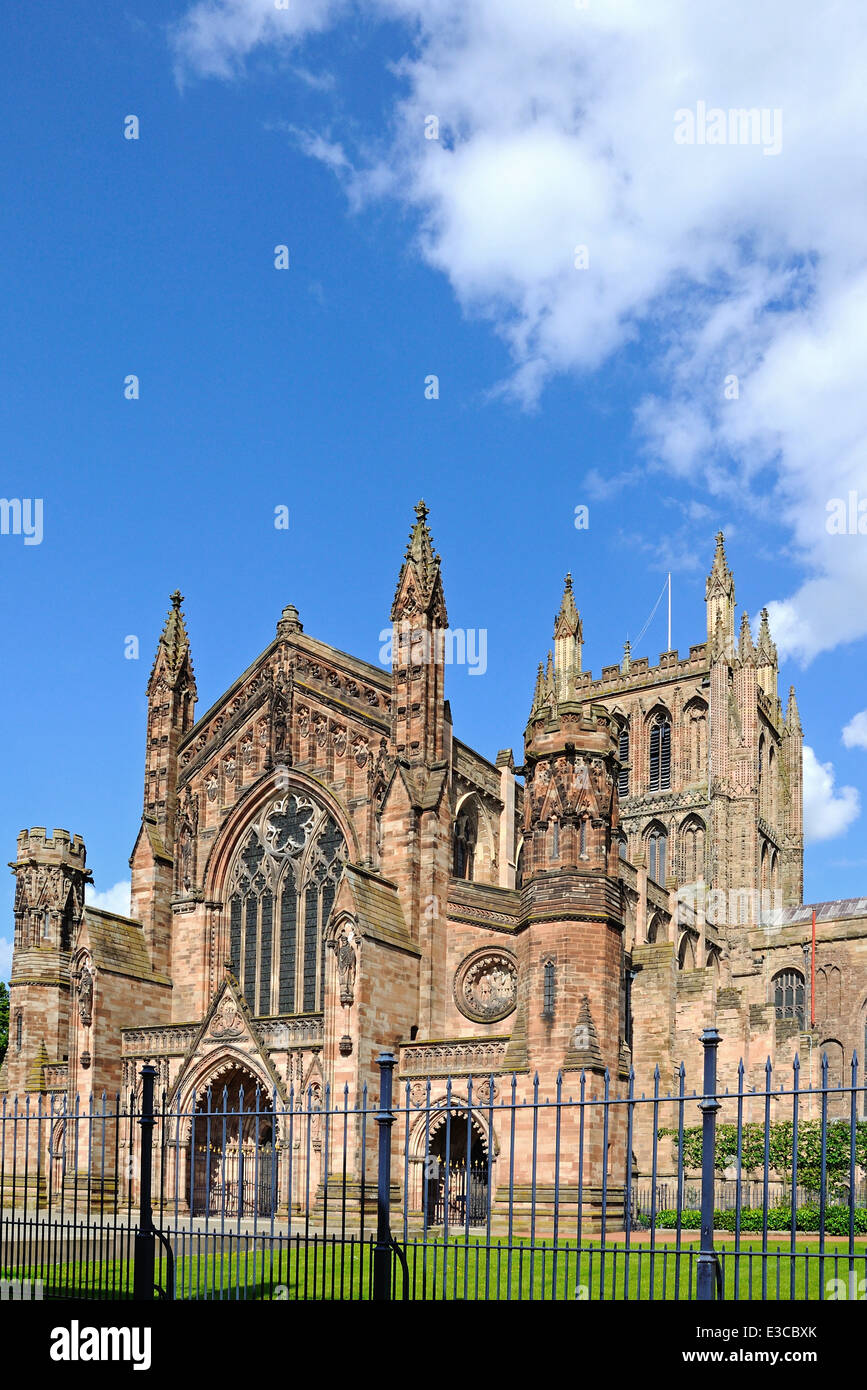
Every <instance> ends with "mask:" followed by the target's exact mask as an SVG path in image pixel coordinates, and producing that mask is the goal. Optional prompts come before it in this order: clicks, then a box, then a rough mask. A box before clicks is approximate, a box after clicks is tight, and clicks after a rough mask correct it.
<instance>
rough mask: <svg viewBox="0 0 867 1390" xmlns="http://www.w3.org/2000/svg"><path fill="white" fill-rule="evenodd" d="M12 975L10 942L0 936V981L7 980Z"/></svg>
mask: <svg viewBox="0 0 867 1390" xmlns="http://www.w3.org/2000/svg"><path fill="white" fill-rule="evenodd" d="M11 974H12V942H11V941H7V939H6V937H5V936H0V980H8V979H9V976H10V975H11Z"/></svg>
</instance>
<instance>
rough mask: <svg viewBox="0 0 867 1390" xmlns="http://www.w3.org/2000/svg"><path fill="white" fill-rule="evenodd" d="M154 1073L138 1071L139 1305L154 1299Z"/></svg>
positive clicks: (136, 1291)
mask: <svg viewBox="0 0 867 1390" xmlns="http://www.w3.org/2000/svg"><path fill="white" fill-rule="evenodd" d="M156 1074H157V1069H156V1067H152V1066H150V1065H147V1066H144V1067H142V1069H141V1081H142V1090H141V1115H140V1117H139V1125H140V1126H141V1185H140V1188H139V1218H138V1230H137V1231H136V1233H135V1264H134V1267H133V1283H132V1296H133V1298H134V1299H137V1300H138V1301H140V1302H153V1297H154V1267H155V1262H154V1255H155V1251H156V1238H155V1235H154V1219H153V1210H152V1208H151V1166H152V1164H153V1141H154V1123H155V1121H154V1080H155V1078H156Z"/></svg>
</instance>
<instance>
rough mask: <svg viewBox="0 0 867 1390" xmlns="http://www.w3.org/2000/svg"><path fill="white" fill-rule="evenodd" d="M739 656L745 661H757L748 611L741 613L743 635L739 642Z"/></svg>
mask: <svg viewBox="0 0 867 1390" xmlns="http://www.w3.org/2000/svg"><path fill="white" fill-rule="evenodd" d="M738 657H739V658H740V660H741V661H743V662H748V661H755V659H756V649H755V647H754V646H753V634H752V632H751V631H750V615H749V613H747V612H743V613H742V614H741V637H740V642H739V643H738Z"/></svg>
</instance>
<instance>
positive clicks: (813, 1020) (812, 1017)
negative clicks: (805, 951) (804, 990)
mask: <svg viewBox="0 0 867 1390" xmlns="http://www.w3.org/2000/svg"><path fill="white" fill-rule="evenodd" d="M815 1026H816V909H815V908H813V951H812V954H811V956H810V1027H811V1028H815Z"/></svg>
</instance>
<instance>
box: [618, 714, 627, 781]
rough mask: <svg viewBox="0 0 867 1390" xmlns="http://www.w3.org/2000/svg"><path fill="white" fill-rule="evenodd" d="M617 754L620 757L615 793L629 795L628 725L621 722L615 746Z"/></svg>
mask: <svg viewBox="0 0 867 1390" xmlns="http://www.w3.org/2000/svg"><path fill="white" fill-rule="evenodd" d="M617 756H618V758H619V759H620V773H619V775H618V778H617V795H618V796H628V795H629V766H628V764H629V725H628V723H627V724H621V726H620V741H619V744H618V748H617Z"/></svg>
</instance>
